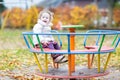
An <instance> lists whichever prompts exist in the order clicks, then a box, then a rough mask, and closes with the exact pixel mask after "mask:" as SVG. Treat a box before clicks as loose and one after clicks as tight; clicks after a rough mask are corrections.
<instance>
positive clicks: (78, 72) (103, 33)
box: [23, 30, 120, 79]
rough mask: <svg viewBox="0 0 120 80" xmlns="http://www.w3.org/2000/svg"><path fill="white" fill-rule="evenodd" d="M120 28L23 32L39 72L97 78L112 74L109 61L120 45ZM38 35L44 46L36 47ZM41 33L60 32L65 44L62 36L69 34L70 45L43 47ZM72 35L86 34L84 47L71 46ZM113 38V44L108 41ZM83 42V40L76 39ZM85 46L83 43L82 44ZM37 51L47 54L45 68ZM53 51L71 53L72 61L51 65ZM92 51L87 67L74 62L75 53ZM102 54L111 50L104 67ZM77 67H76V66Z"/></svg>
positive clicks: (51, 76)
mask: <svg viewBox="0 0 120 80" xmlns="http://www.w3.org/2000/svg"><path fill="white" fill-rule="evenodd" d="M119 34H120V31H115V30H88V31H87V32H86V33H58V32H57V31H52V33H49V34H47V33H44V34H42V33H41V34H36V33H33V32H23V37H24V40H25V42H26V45H27V47H28V49H29V51H30V52H32V53H33V54H34V57H35V60H36V63H37V65H38V67H39V70H40V71H39V72H37V74H38V75H39V76H43V77H45V78H63V79H72V78H74V79H82V78H84V79H88V78H93V77H98V76H104V75H107V74H109V70H107V65H108V62H109V60H110V57H111V54H112V53H113V52H115V50H116V47H117V46H118V44H119V42H120V37H119ZM33 35H36V37H37V39H38V42H39V46H40V48H34V43H33V41H32V36H33ZM38 35H53V36H58V40H59V42H60V45H61V46H62V45H64V44H62V40H61V39H60V36H66V37H67V48H66V49H61V50H51V49H48V48H42V45H41V43H40V39H39V37H38ZM71 36H75V37H84V43H83V44H84V45H83V47H84V48H83V49H74V50H72V49H71V48H70V47H71V42H70V41H71V38H70V37H71ZM90 36H92V38H91V41H92V40H94V39H95V40H96V41H95V45H93V44H92V45H88V40H89V37H90ZM107 37H108V38H110V39H107V41H109V44H111V45H106V44H104V43H107V42H106V40H105V39H106V38H107ZM75 43H79V41H77V42H75ZM80 46H81V45H80ZM37 54H44V55H45V57H44V60H43V61H41V62H44V64H45V66H44V68H43V65H41V64H40V61H39V59H38V56H37ZM49 54H67V55H68V58H69V59H68V63H66V64H61V66H59V64H58V63H54V62H53V64H57V67H55V66H53V67H52V66H49V65H48V64H49V63H48V61H49V60H48V55H49ZM73 54H74V55H81V54H84V55H88V57H87V59H88V68H87V67H81V66H79V65H77V64H75V65H72V63H71V62H72V61H71V60H73V59H72V57H71V55H73ZM102 54H106V55H107V54H108V57H106V60H105V61H106V62H105V64H104V66H103V67H101V60H100V58H101V57H100V55H102ZM90 55H92V58H90ZM95 55H97V57H98V58H97V68H94V67H92V64H93V61H94V56H95ZM73 67H74V68H75V69H74V70H73Z"/></svg>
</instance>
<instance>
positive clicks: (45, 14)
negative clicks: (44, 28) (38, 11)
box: [40, 13, 50, 24]
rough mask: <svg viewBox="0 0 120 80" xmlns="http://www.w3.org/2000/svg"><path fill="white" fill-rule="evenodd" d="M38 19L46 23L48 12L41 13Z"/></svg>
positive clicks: (48, 18) (48, 19) (48, 17)
mask: <svg viewBox="0 0 120 80" xmlns="http://www.w3.org/2000/svg"><path fill="white" fill-rule="evenodd" d="M40 19H41V20H42V21H43V22H45V23H46V24H47V23H49V21H50V15H49V14H48V13H43V14H42V15H41V18H40Z"/></svg>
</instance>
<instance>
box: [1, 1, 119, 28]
mask: <svg viewBox="0 0 120 80" xmlns="http://www.w3.org/2000/svg"><path fill="white" fill-rule="evenodd" d="M42 9H43V8H42V7H36V6H31V8H29V9H25V10H23V9H21V8H18V7H14V8H12V9H10V10H9V9H6V10H4V11H3V12H2V15H1V16H2V20H4V19H5V17H6V16H8V17H7V20H6V22H5V24H4V27H6V28H26V29H31V28H32V27H33V26H34V24H35V23H37V17H38V14H39V12H40V11H41V10H42ZM50 10H51V11H53V12H54V20H53V24H54V25H53V29H55V28H56V25H57V24H58V22H59V21H60V22H62V24H63V25H68V24H82V25H84V26H85V28H96V27H95V26H94V24H93V23H94V20H95V19H99V18H100V17H101V13H100V10H99V9H98V7H97V6H96V5H95V4H89V5H86V6H84V7H80V6H74V7H72V8H71V7H70V6H64V7H63V6H58V7H56V8H50ZM8 13H9V15H8ZM119 14H120V4H118V3H116V4H115V7H114V8H113V20H114V22H115V24H114V25H113V27H119V26H120V15H119Z"/></svg>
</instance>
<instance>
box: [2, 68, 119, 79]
mask: <svg viewBox="0 0 120 80" xmlns="http://www.w3.org/2000/svg"><path fill="white" fill-rule="evenodd" d="M64 69H65V68H64ZM38 71H39V70H38V67H37V66H30V67H26V66H24V67H23V68H21V69H14V70H12V71H0V80H40V78H41V79H42V78H43V77H38V76H37V75H36V72H38ZM109 71H110V73H109V74H108V75H106V76H102V77H97V78H94V80H120V70H116V69H115V68H109ZM76 72H77V71H76ZM63 74H65V73H63ZM43 80H45V78H43ZM47 80H51V79H50V78H49V79H47ZM57 80H58V79H57ZM62 80H66V79H62ZM76 80H83V79H76ZM90 80H91V79H90Z"/></svg>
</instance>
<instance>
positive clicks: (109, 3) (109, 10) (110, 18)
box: [107, 0, 114, 28]
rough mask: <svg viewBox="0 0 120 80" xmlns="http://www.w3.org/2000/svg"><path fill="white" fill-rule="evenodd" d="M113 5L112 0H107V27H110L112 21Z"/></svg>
mask: <svg viewBox="0 0 120 80" xmlns="http://www.w3.org/2000/svg"><path fill="white" fill-rule="evenodd" d="M113 5H114V0H108V24H107V27H109V28H111V27H112V21H113Z"/></svg>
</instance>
